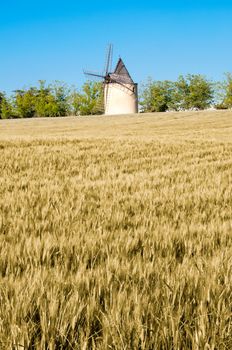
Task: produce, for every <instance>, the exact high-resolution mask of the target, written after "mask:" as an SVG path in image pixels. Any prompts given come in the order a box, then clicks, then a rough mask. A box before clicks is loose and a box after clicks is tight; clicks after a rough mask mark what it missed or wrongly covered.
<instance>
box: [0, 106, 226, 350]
mask: <svg viewBox="0 0 232 350" xmlns="http://www.w3.org/2000/svg"><path fill="white" fill-rule="evenodd" d="M0 152H1V161H0V174H1V175H0V274H1V276H2V277H1V280H0V300H1V302H0V342H1V348H2V349H9V348H11V347H12V345H13V344H21V345H23V346H24V347H25V348H26V349H27V348H31V349H58V348H59V349H91V348H93V349H153V348H156V349H172V348H173V349H204V347H205V349H206V348H207V349H231V348H232V336H231V334H232V293H231V291H232V289H231V287H232V281H231V276H232V264H231V256H232V236H231V231H232V198H231V190H232V181H231V180H232V157H231V156H232V112H203V113H197V112H191V113H172V114H171V113H170V114H154V115H141V116H135V117H133V116H128V117H112V118H111V117H107V118H106V117H92V118H63V119H62V118H59V119H40V120H14V121H12V120H9V121H1V122H0ZM207 346H208V347H207Z"/></svg>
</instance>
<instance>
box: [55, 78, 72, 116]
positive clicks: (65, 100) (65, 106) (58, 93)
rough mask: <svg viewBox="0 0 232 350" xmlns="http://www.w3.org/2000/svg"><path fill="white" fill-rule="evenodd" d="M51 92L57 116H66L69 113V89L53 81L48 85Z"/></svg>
mask: <svg viewBox="0 0 232 350" xmlns="http://www.w3.org/2000/svg"><path fill="white" fill-rule="evenodd" d="M50 89H51V92H52V94H53V96H54V98H55V102H56V105H57V112H58V113H57V114H58V116H66V115H69V114H70V112H71V108H70V94H71V91H70V88H69V87H68V86H67V85H66V84H65V83H62V82H59V81H55V83H54V84H52V85H50Z"/></svg>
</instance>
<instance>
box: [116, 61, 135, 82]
mask: <svg viewBox="0 0 232 350" xmlns="http://www.w3.org/2000/svg"><path fill="white" fill-rule="evenodd" d="M110 76H111V77H112V78H113V79H115V80H120V81H121V82H122V83H123V82H124V83H128V84H134V82H133V80H132V78H131V76H130V74H129V72H128V70H127V69H126V66H125V64H124V63H123V60H122V59H121V58H119V60H118V63H117V66H116V68H115V71H114V72H113V73H111V74H110Z"/></svg>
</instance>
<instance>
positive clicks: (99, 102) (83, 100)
mask: <svg viewBox="0 0 232 350" xmlns="http://www.w3.org/2000/svg"><path fill="white" fill-rule="evenodd" d="M72 106H73V108H74V114H75V115H94V114H102V112H103V89H102V83H97V82H91V81H87V82H86V83H85V84H84V85H83V87H82V90H81V91H79V92H77V91H75V92H74V93H73V96H72Z"/></svg>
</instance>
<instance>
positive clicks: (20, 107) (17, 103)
mask: <svg viewBox="0 0 232 350" xmlns="http://www.w3.org/2000/svg"><path fill="white" fill-rule="evenodd" d="M35 97H36V88H30V89H29V90H16V91H15V94H14V96H13V99H14V107H15V110H16V115H17V117H18V118H32V117H34V116H35Z"/></svg>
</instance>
